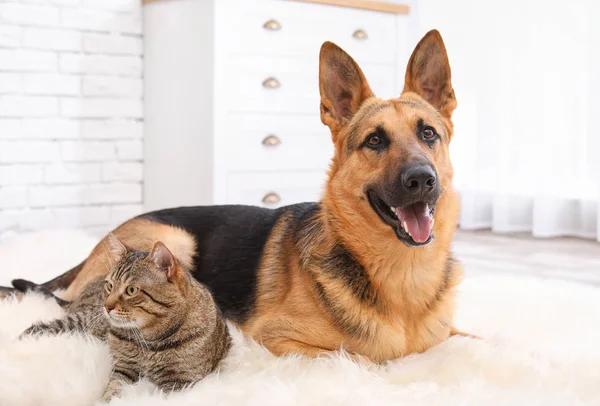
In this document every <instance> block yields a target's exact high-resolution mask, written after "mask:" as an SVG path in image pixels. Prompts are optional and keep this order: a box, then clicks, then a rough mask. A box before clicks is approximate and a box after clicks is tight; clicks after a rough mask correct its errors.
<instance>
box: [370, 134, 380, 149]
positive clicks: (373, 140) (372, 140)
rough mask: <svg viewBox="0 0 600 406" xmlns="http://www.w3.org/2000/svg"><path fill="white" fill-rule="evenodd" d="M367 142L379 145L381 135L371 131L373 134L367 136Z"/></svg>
mask: <svg viewBox="0 0 600 406" xmlns="http://www.w3.org/2000/svg"><path fill="white" fill-rule="evenodd" d="M367 144H369V145H372V146H376V145H380V144H381V137H380V136H379V135H377V134H376V133H373V134H371V135H369V137H368V138H367Z"/></svg>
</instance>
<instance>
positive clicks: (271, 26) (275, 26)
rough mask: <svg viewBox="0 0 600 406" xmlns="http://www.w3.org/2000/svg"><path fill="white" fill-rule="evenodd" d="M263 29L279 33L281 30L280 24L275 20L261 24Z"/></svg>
mask: <svg viewBox="0 0 600 406" xmlns="http://www.w3.org/2000/svg"><path fill="white" fill-rule="evenodd" d="M263 28H264V29H265V30H267V31H279V30H280V29H281V24H279V21H277V20H269V21H267V22H266V23H264V24H263Z"/></svg>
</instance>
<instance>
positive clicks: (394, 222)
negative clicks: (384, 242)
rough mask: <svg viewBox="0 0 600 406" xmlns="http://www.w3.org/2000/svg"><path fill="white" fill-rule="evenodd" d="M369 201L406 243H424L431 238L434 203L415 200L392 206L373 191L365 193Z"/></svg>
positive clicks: (413, 244) (418, 244)
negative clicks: (400, 205)
mask: <svg viewBox="0 0 600 406" xmlns="http://www.w3.org/2000/svg"><path fill="white" fill-rule="evenodd" d="M367 196H368V198H369V203H371V207H373V210H375V212H376V213H377V214H378V215H379V217H380V218H381V220H383V222H384V223H386V224H387V225H389V226H390V227H392V228H393V229H394V231H395V232H396V236H398V239H400V240H401V241H402V242H404V243H405V244H406V245H409V246H412V247H415V246H421V245H426V244H428V243H429V242H431V240H432V239H433V224H434V219H433V214H434V212H435V205H432V204H429V203H428V202H424V201H417V202H413V203H410V204H407V205H405V206H402V207H392V206H390V205H388V204H387V203H385V202H384V201H383V200H382V199H381V198H380V197H379V196H377V194H376V193H375V192H373V191H370V192H368V193H367Z"/></svg>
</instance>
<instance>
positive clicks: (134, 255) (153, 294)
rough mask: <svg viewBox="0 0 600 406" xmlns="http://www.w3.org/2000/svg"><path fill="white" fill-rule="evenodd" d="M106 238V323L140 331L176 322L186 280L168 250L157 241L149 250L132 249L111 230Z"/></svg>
mask: <svg viewBox="0 0 600 406" xmlns="http://www.w3.org/2000/svg"><path fill="white" fill-rule="evenodd" d="M106 241H107V244H108V253H109V257H110V260H111V261H110V262H111V269H110V272H109V273H108V275H107V276H106V279H105V282H104V311H105V314H106V316H107V317H108V319H109V321H110V323H111V324H112V325H113V326H114V327H118V328H134V327H137V328H138V329H139V330H140V331H142V332H143V331H144V330H152V329H161V328H162V327H164V326H167V325H169V324H173V323H175V324H177V320H174V319H177V318H178V317H179V318H181V317H182V314H181V311H180V310H181V308H182V307H183V306H184V305H185V303H186V300H185V295H186V285H187V283H189V282H188V281H187V275H186V271H185V270H184V269H183V268H182V267H181V265H180V264H179V262H178V261H177V259H176V258H175V257H174V256H173V254H172V253H171V251H169V249H168V248H167V247H166V246H165V245H164V244H163V243H162V242H160V241H159V242H156V243H155V244H154V247H153V248H152V251H150V252H144V251H138V250H133V249H131V248H129V247H127V246H126V245H125V244H123V243H122V242H121V241H120V240H119V239H118V238H117V237H116V236H115V235H114V234H112V233H111V234H109V235H108V237H107V239H106Z"/></svg>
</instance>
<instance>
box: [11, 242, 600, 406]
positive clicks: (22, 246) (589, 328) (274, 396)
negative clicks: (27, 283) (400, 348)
mask: <svg viewBox="0 0 600 406" xmlns="http://www.w3.org/2000/svg"><path fill="white" fill-rule="evenodd" d="M95 242H96V239H95V238H91V237H89V236H87V235H85V234H82V233H80V232H76V231H52V232H42V233H35V234H30V235H23V236H18V237H15V238H13V239H12V240H10V241H8V242H5V243H3V244H1V245H0V264H1V269H2V272H1V273H0V285H7V284H8V283H9V281H10V280H11V279H12V278H14V277H25V278H30V279H33V280H35V281H39V282H41V281H45V280H47V279H49V278H50V277H52V276H55V275H57V274H59V273H60V272H63V271H64V270H66V269H68V267H70V266H73V265H75V264H77V263H78V262H79V261H80V260H82V259H83V258H85V256H86V255H87V253H88V252H89V251H90V250H91V248H92V247H93V245H94V244H95ZM467 272H468V271H467ZM60 314H61V309H60V308H59V307H58V306H57V305H56V304H54V303H53V301H51V300H46V299H43V298H42V297H39V296H36V295H28V296H26V297H25V298H24V299H23V301H22V302H16V301H14V300H4V301H0V405H2V406H13V405H15V406H16V405H19V406H29V405H31V406H33V405H93V404H95V403H97V402H98V401H97V399H98V398H99V397H100V395H101V393H102V391H103V387H104V385H105V383H106V381H107V378H108V376H109V374H110V369H111V364H110V360H109V354H108V350H107V347H106V346H105V345H104V344H102V343H99V342H98V341H94V340H92V339H88V338H84V337H80V336H69V335H64V336H60V337H45V338H40V339H25V340H23V341H17V340H16V337H17V336H18V335H19V333H20V332H21V331H22V330H24V329H25V328H26V327H28V326H29V325H30V324H31V323H32V322H33V321H35V320H38V319H51V318H54V317H56V316H59V315H60ZM456 324H457V326H458V327H459V328H460V329H462V330H463V331H467V332H471V333H474V334H477V335H479V336H482V337H484V340H474V339H469V338H464V337H454V338H451V339H449V340H447V341H446V342H444V343H442V344H440V345H438V346H436V347H434V348H432V349H431V350H429V351H428V352H426V353H424V354H419V355H413V356H409V357H406V358H403V359H398V360H394V361H391V362H389V363H388V364H386V365H384V366H379V367H372V366H371V367H368V366H364V365H358V364H355V363H353V362H352V361H350V360H348V359H346V358H344V357H343V356H335V357H330V358H322V359H317V360H308V359H304V358H301V357H289V358H285V359H284V358H276V357H274V356H272V355H271V354H270V353H269V352H267V351H266V350H265V349H263V348H262V347H261V346H259V345H257V344H256V343H253V342H249V341H246V340H244V338H243V337H242V336H241V335H240V333H239V332H238V331H235V330H233V335H234V342H235V344H234V347H233V349H232V351H231V352H230V354H229V356H228V357H227V359H226V360H225V361H224V362H223V365H222V366H221V368H220V371H219V372H218V373H215V374H213V375H211V376H209V377H208V378H206V379H205V380H203V381H201V382H200V383H198V384H197V385H196V386H194V387H193V388H191V389H188V390H185V391H183V392H179V393H172V394H162V393H160V392H159V391H157V390H156V389H155V388H154V387H153V386H152V385H151V384H150V383H149V382H147V381H142V382H141V383H139V384H137V385H132V386H128V387H127V388H126V390H125V391H124V393H123V397H122V398H118V399H114V400H113V401H112V402H111V405H144V406H153V405H178V406H184V405H257V406H265V405H267V406H268V405H278V406H280V405H327V406H334V405H366V404H369V405H411V406H418V405H443V406H448V405H544V406H548V405H569V406H574V405H600V290H598V289H596V288H593V287H591V286H585V285H578V284H574V283H567V282H563V281H556V280H537V279H529V278H518V277H501V276H485V277H471V278H469V277H467V278H466V280H465V281H464V282H463V284H462V285H461V293H460V296H459V298H458V312H457V317H456Z"/></svg>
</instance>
